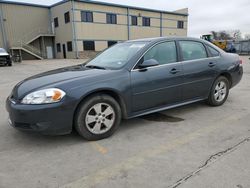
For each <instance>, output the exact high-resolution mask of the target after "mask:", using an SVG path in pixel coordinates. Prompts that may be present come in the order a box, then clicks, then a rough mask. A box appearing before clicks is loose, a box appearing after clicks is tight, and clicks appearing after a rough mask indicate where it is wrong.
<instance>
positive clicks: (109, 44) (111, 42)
mask: <svg viewBox="0 0 250 188" xmlns="http://www.w3.org/2000/svg"><path fill="white" fill-rule="evenodd" d="M116 43H117V41H108V47H110V46H113V45H115V44H116Z"/></svg>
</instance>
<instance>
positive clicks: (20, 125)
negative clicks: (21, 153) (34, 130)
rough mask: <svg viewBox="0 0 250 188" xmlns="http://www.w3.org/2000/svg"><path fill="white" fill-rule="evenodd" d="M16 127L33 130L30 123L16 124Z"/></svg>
mask: <svg viewBox="0 0 250 188" xmlns="http://www.w3.org/2000/svg"><path fill="white" fill-rule="evenodd" d="M14 126H15V127H16V128H20V129H31V125H30V124H29V123H20V122H15V123H14Z"/></svg>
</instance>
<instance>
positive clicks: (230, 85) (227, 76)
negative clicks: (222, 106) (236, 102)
mask: <svg viewBox="0 0 250 188" xmlns="http://www.w3.org/2000/svg"><path fill="white" fill-rule="evenodd" d="M220 76H224V77H226V78H227V80H228V81H229V88H231V87H232V76H231V74H230V73H228V72H222V73H221V74H220V75H219V76H218V77H220ZM218 77H217V78H218ZM217 78H216V79H217Z"/></svg>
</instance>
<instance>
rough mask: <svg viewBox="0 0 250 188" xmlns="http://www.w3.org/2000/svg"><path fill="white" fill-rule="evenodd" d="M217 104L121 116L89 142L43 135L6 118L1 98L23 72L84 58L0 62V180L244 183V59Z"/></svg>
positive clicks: (249, 113)
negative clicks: (104, 135)
mask: <svg viewBox="0 0 250 188" xmlns="http://www.w3.org/2000/svg"><path fill="white" fill-rule="evenodd" d="M242 59H243V60H244V63H243V67H244V75H243V78H242V81H241V82H240V84H239V85H237V86H236V87H235V88H233V89H232V90H231V91H230V94H229V97H228V100H227V102H226V103H225V104H224V105H223V106H221V107H210V106H207V105H206V104H205V103H203V102H200V103H196V104H192V105H188V106H184V107H180V108H176V109H172V110H167V111H163V112H161V113H155V114H152V115H147V116H144V117H140V118H135V119H131V120H124V121H123V122H122V124H121V126H120V129H119V130H118V131H117V132H116V133H115V134H114V135H113V136H112V137H111V138H108V139H105V140H101V141H97V142H88V141H85V140H83V139H82V138H81V137H80V136H78V135H77V133H75V132H73V133H72V134H70V135H65V136H43V135H39V134H31V133H25V132H20V131H17V130H15V129H13V128H12V127H10V126H9V125H8V114H7V112H6V110H5V100H6V98H7V96H8V95H9V93H10V91H11V89H12V87H13V86H14V85H15V84H16V83H18V82H19V81H21V80H22V79H24V78H27V77H28V76H31V75H34V74H37V73H40V72H44V71H47V70H51V69H55V68H59V67H64V66H68V65H74V64H78V63H81V62H84V60H46V61H45V60H44V61H24V62H23V63H21V64H14V65H13V67H0V78H1V79H0V94H1V95H0V188H16V187H19V188H39V187H41V188H44V187H49V188H50V187H52V188H54V187H83V188H86V187H98V188H99V187H101V188H110V187H122V188H123V187H124V188H126V187H144V188H147V187H148V188H152V187H157V188H158V187H162V188H163V187H164V188H166V187H178V188H179V187H183V188H186V187H188V188H200V187H202V188H204V187H205V188H218V187H227V188H231V187H235V188H248V187H250V162H249V156H250V60H249V57H248V56H243V57H242Z"/></svg>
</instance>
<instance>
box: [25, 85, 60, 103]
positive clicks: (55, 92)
mask: <svg viewBox="0 0 250 188" xmlns="http://www.w3.org/2000/svg"><path fill="white" fill-rule="evenodd" d="M64 96H65V92H64V91H62V90H60V89H57V88H50V89H43V90H39V91H35V92H32V93H30V94H28V95H26V96H25V97H24V98H23V100H22V102H21V103H23V104H47V103H55V102H59V101H60V100H61V99H62V98H63V97H64Z"/></svg>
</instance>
